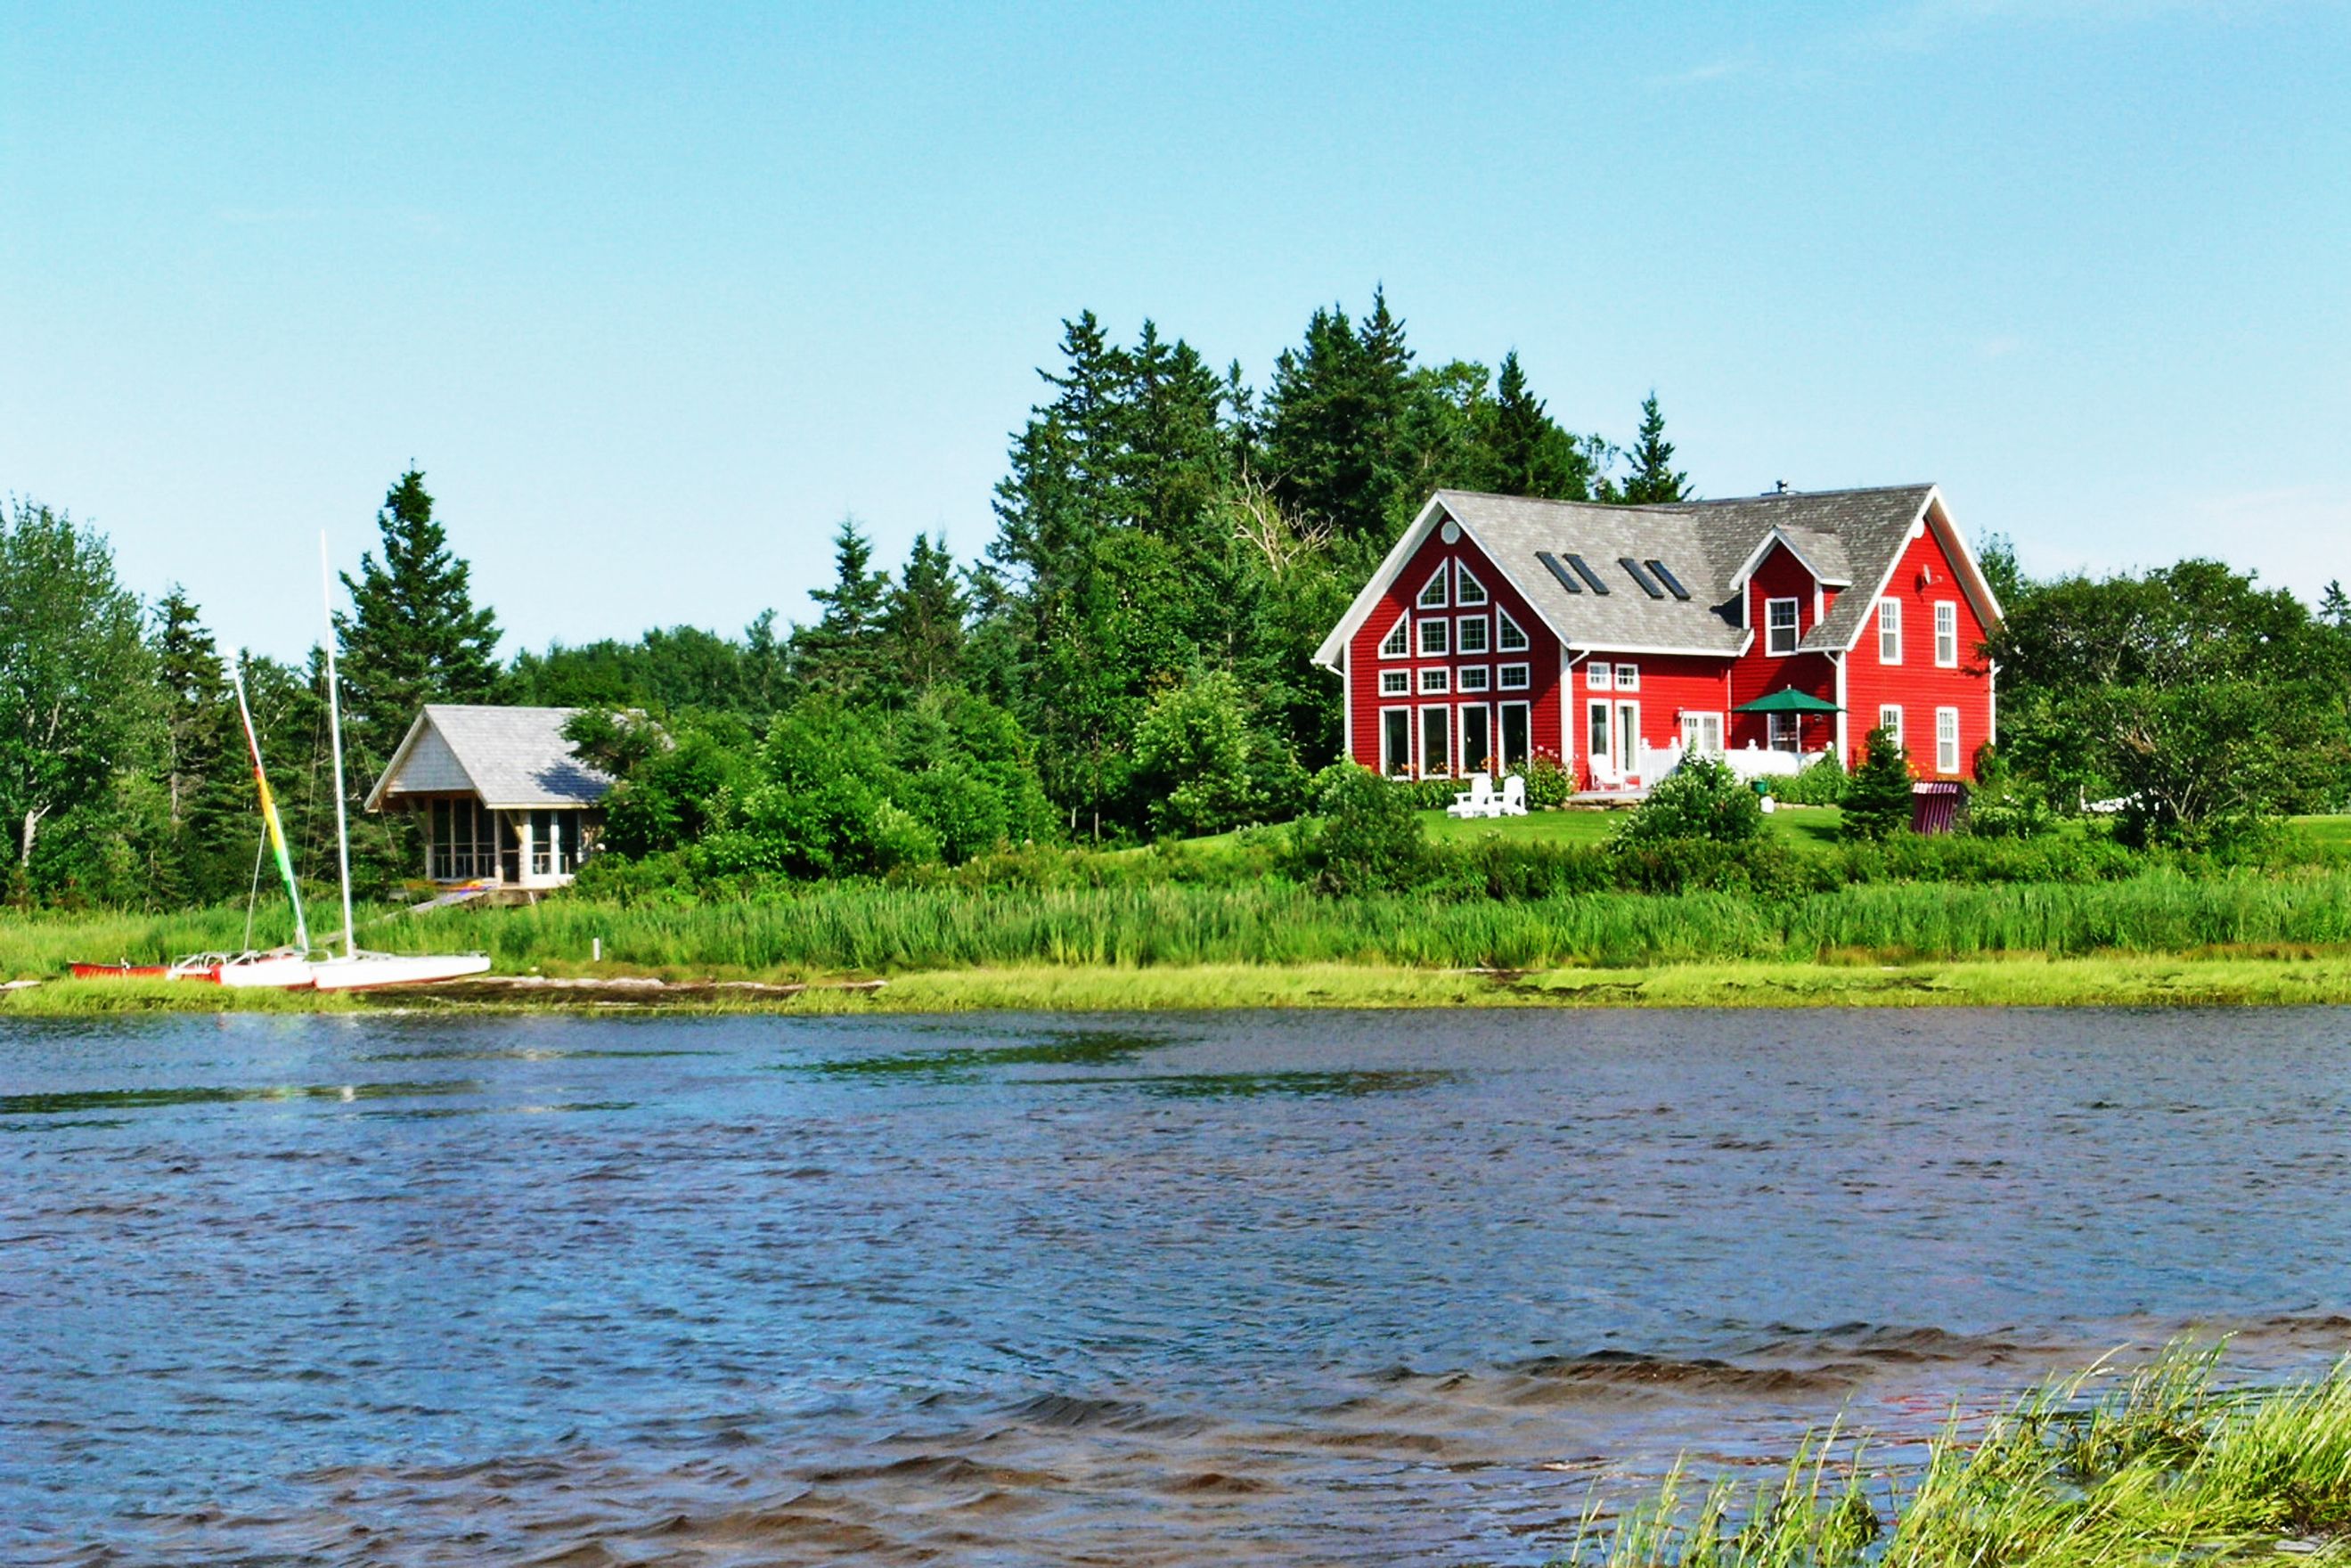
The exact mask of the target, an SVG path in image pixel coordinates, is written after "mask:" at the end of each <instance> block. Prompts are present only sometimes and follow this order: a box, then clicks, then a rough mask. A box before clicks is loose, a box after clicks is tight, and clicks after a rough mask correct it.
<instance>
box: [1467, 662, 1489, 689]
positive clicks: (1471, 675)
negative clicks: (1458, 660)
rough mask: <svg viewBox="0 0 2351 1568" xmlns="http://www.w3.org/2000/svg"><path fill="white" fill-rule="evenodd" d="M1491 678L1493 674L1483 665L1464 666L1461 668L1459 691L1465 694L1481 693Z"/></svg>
mask: <svg viewBox="0 0 2351 1568" xmlns="http://www.w3.org/2000/svg"><path fill="white" fill-rule="evenodd" d="M1493 678H1494V672H1493V671H1491V670H1489V669H1488V668H1487V667H1486V666H1485V665H1483V664H1464V665H1463V666H1462V667H1461V689H1462V690H1463V691H1465V692H1482V691H1484V690H1485V689H1486V687H1487V685H1488V683H1489V682H1490V681H1492V679H1493Z"/></svg>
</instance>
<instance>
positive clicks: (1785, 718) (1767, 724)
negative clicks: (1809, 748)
mask: <svg viewBox="0 0 2351 1568" xmlns="http://www.w3.org/2000/svg"><path fill="white" fill-rule="evenodd" d="M1763 719H1764V724H1763V745H1764V747H1765V748H1766V749H1767V750H1771V751H1778V750H1780V749H1781V747H1779V745H1778V744H1777V741H1778V739H1779V737H1780V736H1781V734H1782V732H1783V730H1784V732H1785V734H1786V735H1787V737H1788V738H1789V739H1791V740H1792V741H1794V742H1795V744H1794V745H1793V746H1792V747H1788V748H1787V749H1788V750H1789V751H1791V752H1792V753H1794V754H1795V755H1796V756H1799V757H1801V756H1802V755H1803V753H1804V726H1803V723H1802V720H1803V715H1802V714H1794V713H1767V714H1765V715H1764V716H1763Z"/></svg>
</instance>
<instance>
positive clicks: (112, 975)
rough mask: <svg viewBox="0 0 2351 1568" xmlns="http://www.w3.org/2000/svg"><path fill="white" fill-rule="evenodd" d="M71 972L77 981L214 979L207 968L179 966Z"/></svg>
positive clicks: (80, 967) (85, 967)
mask: <svg viewBox="0 0 2351 1568" xmlns="http://www.w3.org/2000/svg"><path fill="white" fill-rule="evenodd" d="M72 972H73V977H74V978H75V979H77V980H209V979H212V978H213V977H214V976H213V973H212V971H211V970H210V969H208V968H189V967H186V966H184V965H181V964H76V965H74V966H73V970H72Z"/></svg>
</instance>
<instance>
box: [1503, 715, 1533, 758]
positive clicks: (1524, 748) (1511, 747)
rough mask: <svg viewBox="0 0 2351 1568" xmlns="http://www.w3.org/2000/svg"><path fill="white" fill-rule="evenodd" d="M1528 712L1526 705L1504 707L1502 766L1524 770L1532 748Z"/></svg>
mask: <svg viewBox="0 0 2351 1568" xmlns="http://www.w3.org/2000/svg"><path fill="white" fill-rule="evenodd" d="M1527 723H1528V711H1527V705H1526V704H1524V703H1504V704H1503V705H1502V766H1503V767H1505V768H1523V767H1525V766H1526V765H1527V758H1528V756H1529V754H1530V752H1531V749H1532V747H1531V746H1530V744H1529V738H1528V729H1527Z"/></svg>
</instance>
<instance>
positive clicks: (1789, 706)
mask: <svg viewBox="0 0 2351 1568" xmlns="http://www.w3.org/2000/svg"><path fill="white" fill-rule="evenodd" d="M1730 711H1731V712H1733V713H1792V714H1794V715H1795V716H1796V751H1797V754H1798V755H1799V756H1801V755H1802V753H1803V749H1804V716H1805V715H1806V714H1808V713H1838V712H1842V711H1843V710H1842V709H1840V708H1839V707H1838V706H1836V704H1834V703H1833V702H1830V701H1829V700H1828V699H1827V698H1825V697H1816V696H1814V695H1813V694H1812V693H1810V692H1800V691H1798V690H1797V689H1796V688H1795V687H1793V686H1782V687H1781V688H1780V689H1779V690H1778V691H1776V692H1773V693H1772V694H1771V695H1769V696H1761V697H1757V698H1756V699H1755V700H1754V701H1753V702H1750V703H1740V705H1739V706H1737V707H1735V708H1732V709H1731V710H1730Z"/></svg>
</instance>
